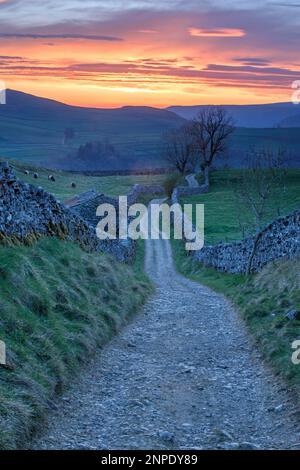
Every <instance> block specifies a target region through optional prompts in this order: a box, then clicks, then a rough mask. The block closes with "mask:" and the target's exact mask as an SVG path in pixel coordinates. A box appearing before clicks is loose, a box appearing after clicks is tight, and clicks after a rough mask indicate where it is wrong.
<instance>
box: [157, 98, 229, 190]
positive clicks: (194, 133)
mask: <svg viewBox="0 0 300 470" xmlns="http://www.w3.org/2000/svg"><path fill="white" fill-rule="evenodd" d="M233 132H234V123H233V119H232V118H231V116H230V115H229V114H228V113H227V111H226V110H225V109H224V108H221V107H216V106H208V107H206V108H204V109H203V110H202V111H200V113H199V114H198V115H197V116H196V117H195V118H194V119H193V120H192V121H190V122H189V123H188V124H187V125H185V126H183V127H182V128H180V129H178V130H175V131H172V132H170V133H168V134H167V135H166V137H165V158H166V159H167V160H168V162H169V163H171V165H172V166H173V167H175V168H176V169H177V170H178V171H179V172H180V173H182V174H184V173H186V171H187V170H191V169H193V168H194V167H195V165H196V163H197V162H198V164H199V166H200V168H201V170H202V171H203V173H204V182H205V185H207V186H209V173H210V170H211V168H212V165H213V163H214V162H215V160H216V159H217V158H219V157H221V156H223V155H224V154H225V153H226V149H227V143H228V139H229V137H230V135H231V134H232V133H233Z"/></svg>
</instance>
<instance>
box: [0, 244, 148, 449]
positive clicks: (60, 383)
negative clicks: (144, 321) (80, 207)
mask: <svg viewBox="0 0 300 470" xmlns="http://www.w3.org/2000/svg"><path fill="white" fill-rule="evenodd" d="M142 250H143V247H142V246H139V248H138V257H137V263H136V265H135V266H134V267H128V266H124V265H120V264H118V263H117V262H116V261H114V260H113V259H110V258H108V257H106V256H104V255H101V254H95V253H93V254H88V253H85V252H83V251H82V250H81V249H80V248H79V247H78V246H76V245H74V244H71V243H68V242H64V241H61V240H57V239H50V238H45V239H41V240H40V241H39V242H37V243H36V244H35V245H33V246H31V247H25V246H14V247H10V248H9V247H2V246H1V247H0V271H1V276H0V294H1V300H0V303H1V319H0V339H1V340H3V341H5V342H6V346H7V354H8V364H9V366H11V367H12V370H8V369H4V368H2V367H1V368H0V448H2V449H8V448H16V447H18V446H20V444H21V443H22V442H24V440H26V438H28V437H29V436H30V434H31V433H32V431H33V430H34V428H35V427H36V426H38V425H39V423H40V422H41V418H42V417H43V416H44V414H45V412H46V411H47V409H48V408H49V406H51V399H52V398H53V397H54V395H55V394H56V393H59V392H60V391H61V390H62V389H63V388H64V387H65V386H66V385H67V384H68V382H69V381H70V379H71V378H72V377H73V376H74V374H76V373H80V370H81V369H82V368H83V367H84V365H85V363H86V361H87V360H88V359H89V357H90V355H91V354H92V353H93V352H94V351H95V349H96V348H97V347H101V346H102V345H103V344H104V343H105V342H107V341H108V340H109V338H110V337H111V336H112V335H113V334H114V333H116V332H117V331H118V329H119V328H120V327H121V326H122V325H123V324H124V323H125V321H126V320H127V319H128V318H129V316H130V315H131V314H133V313H134V312H136V311H137V309H138V308H139V306H140V305H141V304H142V303H143V301H144V300H145V298H146V296H147V294H149V292H150V291H151V286H150V284H149V281H148V280H147V278H146V276H145V275H144V274H143V272H142V260H143V251H142Z"/></svg>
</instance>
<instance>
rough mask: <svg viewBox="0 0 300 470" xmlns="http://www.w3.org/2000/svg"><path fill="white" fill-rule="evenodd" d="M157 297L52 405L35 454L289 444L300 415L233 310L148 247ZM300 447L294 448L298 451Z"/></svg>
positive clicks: (165, 247)
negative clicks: (85, 450)
mask: <svg viewBox="0 0 300 470" xmlns="http://www.w3.org/2000/svg"><path fill="white" fill-rule="evenodd" d="M146 267H147V272H148V273H149V275H150V276H151V278H152V279H153V280H155V282H156V284H157V289H156V293H155V294H154V295H153V297H152V298H151V299H150V300H149V301H148V303H147V304H146V306H145V308H144V311H143V312H141V313H139V314H138V315H137V316H136V317H135V318H134V320H133V321H132V323H131V324H130V325H128V326H127V327H126V328H125V329H124V330H123V331H122V332H121V333H120V335H119V336H118V337H116V338H114V339H113V340H112V341H111V343H110V344H109V345H108V346H107V347H106V348H104V350H103V351H102V352H101V353H99V355H98V356H97V357H96V359H95V360H94V361H93V363H92V364H90V365H89V366H88V367H87V368H86V369H85V371H84V372H83V373H82V374H81V376H80V377H79V379H78V381H77V382H76V383H74V384H73V385H72V386H71V388H70V390H69V391H68V392H67V393H66V394H65V395H64V396H63V397H62V398H61V399H59V400H58V401H57V404H56V410H55V411H53V413H52V414H51V415H50V416H49V422H48V426H47V428H46V429H45V430H44V433H43V434H42V435H41V436H39V438H37V439H36V440H35V441H34V442H33V443H32V448H34V449H191V448H197V449H217V448H221V449H222V448H225V449H237V448H243V449H247V448H256V447H259V448H263V449H269V448H275V449H279V448H289V447H290V446H293V444H295V443H299V441H300V438H299V430H298V427H297V422H296V417H297V409H296V408H295V405H294V404H293V402H292V400H291V397H290V395H289V394H288V392H287V391H286V390H285V389H284V386H282V384H281V383H277V382H276V379H275V378H274V376H273V375H272V373H271V372H270V371H269V370H268V369H266V368H265V366H264V365H263V364H262V361H261V358H260V356H259V354H258V353H257V351H256V349H255V347H254V346H253V344H252V343H251V340H250V339H249V338H248V335H247V333H246V331H245V329H244V326H243V324H242V322H241V320H240V319H239V317H238V315H237V314H236V312H235V311H234V309H233V308H232V307H231V306H230V304H229V303H228V302H227V301H226V300H224V298H223V297H222V296H220V295H218V294H215V293H214V292H212V291H211V290H209V289H208V288H206V287H202V286H200V285H198V284H196V283H193V282H190V281H188V280H186V279H185V278H183V277H181V276H179V275H178V274H176V272H175V270H174V267H173V262H172V255H171V248H170V244H169V242H167V241H161V240H158V241H148V242H147V251H146ZM296 448H297V447H296Z"/></svg>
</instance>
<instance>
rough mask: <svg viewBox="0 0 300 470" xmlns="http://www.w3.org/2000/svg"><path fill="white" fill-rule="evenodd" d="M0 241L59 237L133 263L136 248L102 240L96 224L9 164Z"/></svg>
mask: <svg viewBox="0 0 300 470" xmlns="http://www.w3.org/2000/svg"><path fill="white" fill-rule="evenodd" d="M0 201H1V204H0V241H2V242H6V241H11V240H14V241H21V242H25V243H28V242H29V241H30V240H33V239H35V238H38V237H40V236H43V235H44V236H57V237H60V238H63V239H65V240H69V241H73V242H76V243H78V244H79V245H80V246H81V247H82V248H83V249H85V250H87V251H102V252H105V253H109V254H111V255H113V256H114V257H115V258H116V259H118V260H119V261H121V262H130V261H131V260H132V259H133V257H134V252H135V249H134V248H135V247H134V245H133V244H132V243H129V242H128V243H127V241H124V242H122V243H121V242H120V241H119V240H99V239H98V238H97V236H96V231H95V227H94V226H93V225H92V224H91V223H90V222H89V221H88V220H85V219H84V218H83V217H81V216H80V215H78V214H76V213H74V212H72V211H71V210H70V209H69V208H67V207H66V206H64V205H63V204H61V203H60V202H58V201H57V200H56V199H55V197H54V196H53V195H52V194H49V193H47V192H46V191H44V190H43V189H42V188H41V187H36V186H33V185H31V184H27V183H24V182H23V181H21V180H19V179H17V178H16V176H15V174H14V173H13V172H12V169H11V167H10V166H9V165H8V164H7V163H3V164H1V165H0Z"/></svg>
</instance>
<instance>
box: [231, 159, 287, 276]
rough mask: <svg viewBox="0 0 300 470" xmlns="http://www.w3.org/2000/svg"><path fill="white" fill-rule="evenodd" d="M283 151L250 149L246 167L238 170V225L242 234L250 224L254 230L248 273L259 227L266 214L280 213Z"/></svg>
mask: <svg viewBox="0 0 300 470" xmlns="http://www.w3.org/2000/svg"><path fill="white" fill-rule="evenodd" d="M285 155H286V154H285V152H284V151H278V153H277V154H274V153H273V152H271V151H267V150H258V151H255V150H252V151H251V153H250V154H249V155H248V157H247V162H246V163H247V164H246V168H245V169H243V170H241V172H240V177H239V179H238V182H237V185H236V188H235V193H236V202H237V210H238V214H239V215H238V219H239V225H240V227H241V229H242V231H243V236H244V235H245V233H246V231H247V228H248V232H249V231H250V230H251V229H252V230H253V227H254V228H255V231H256V237H255V239H254V244H253V249H252V252H251V255H250V258H249V263H248V273H250V272H251V266H252V261H253V258H254V256H255V252H256V248H257V245H258V242H259V239H260V235H261V230H262V228H263V225H264V224H265V222H266V218H267V216H268V215H270V216H275V215H280V212H281V207H280V201H281V200H282V192H284V191H285V177H286V170H285V162H286V156H285Z"/></svg>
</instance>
